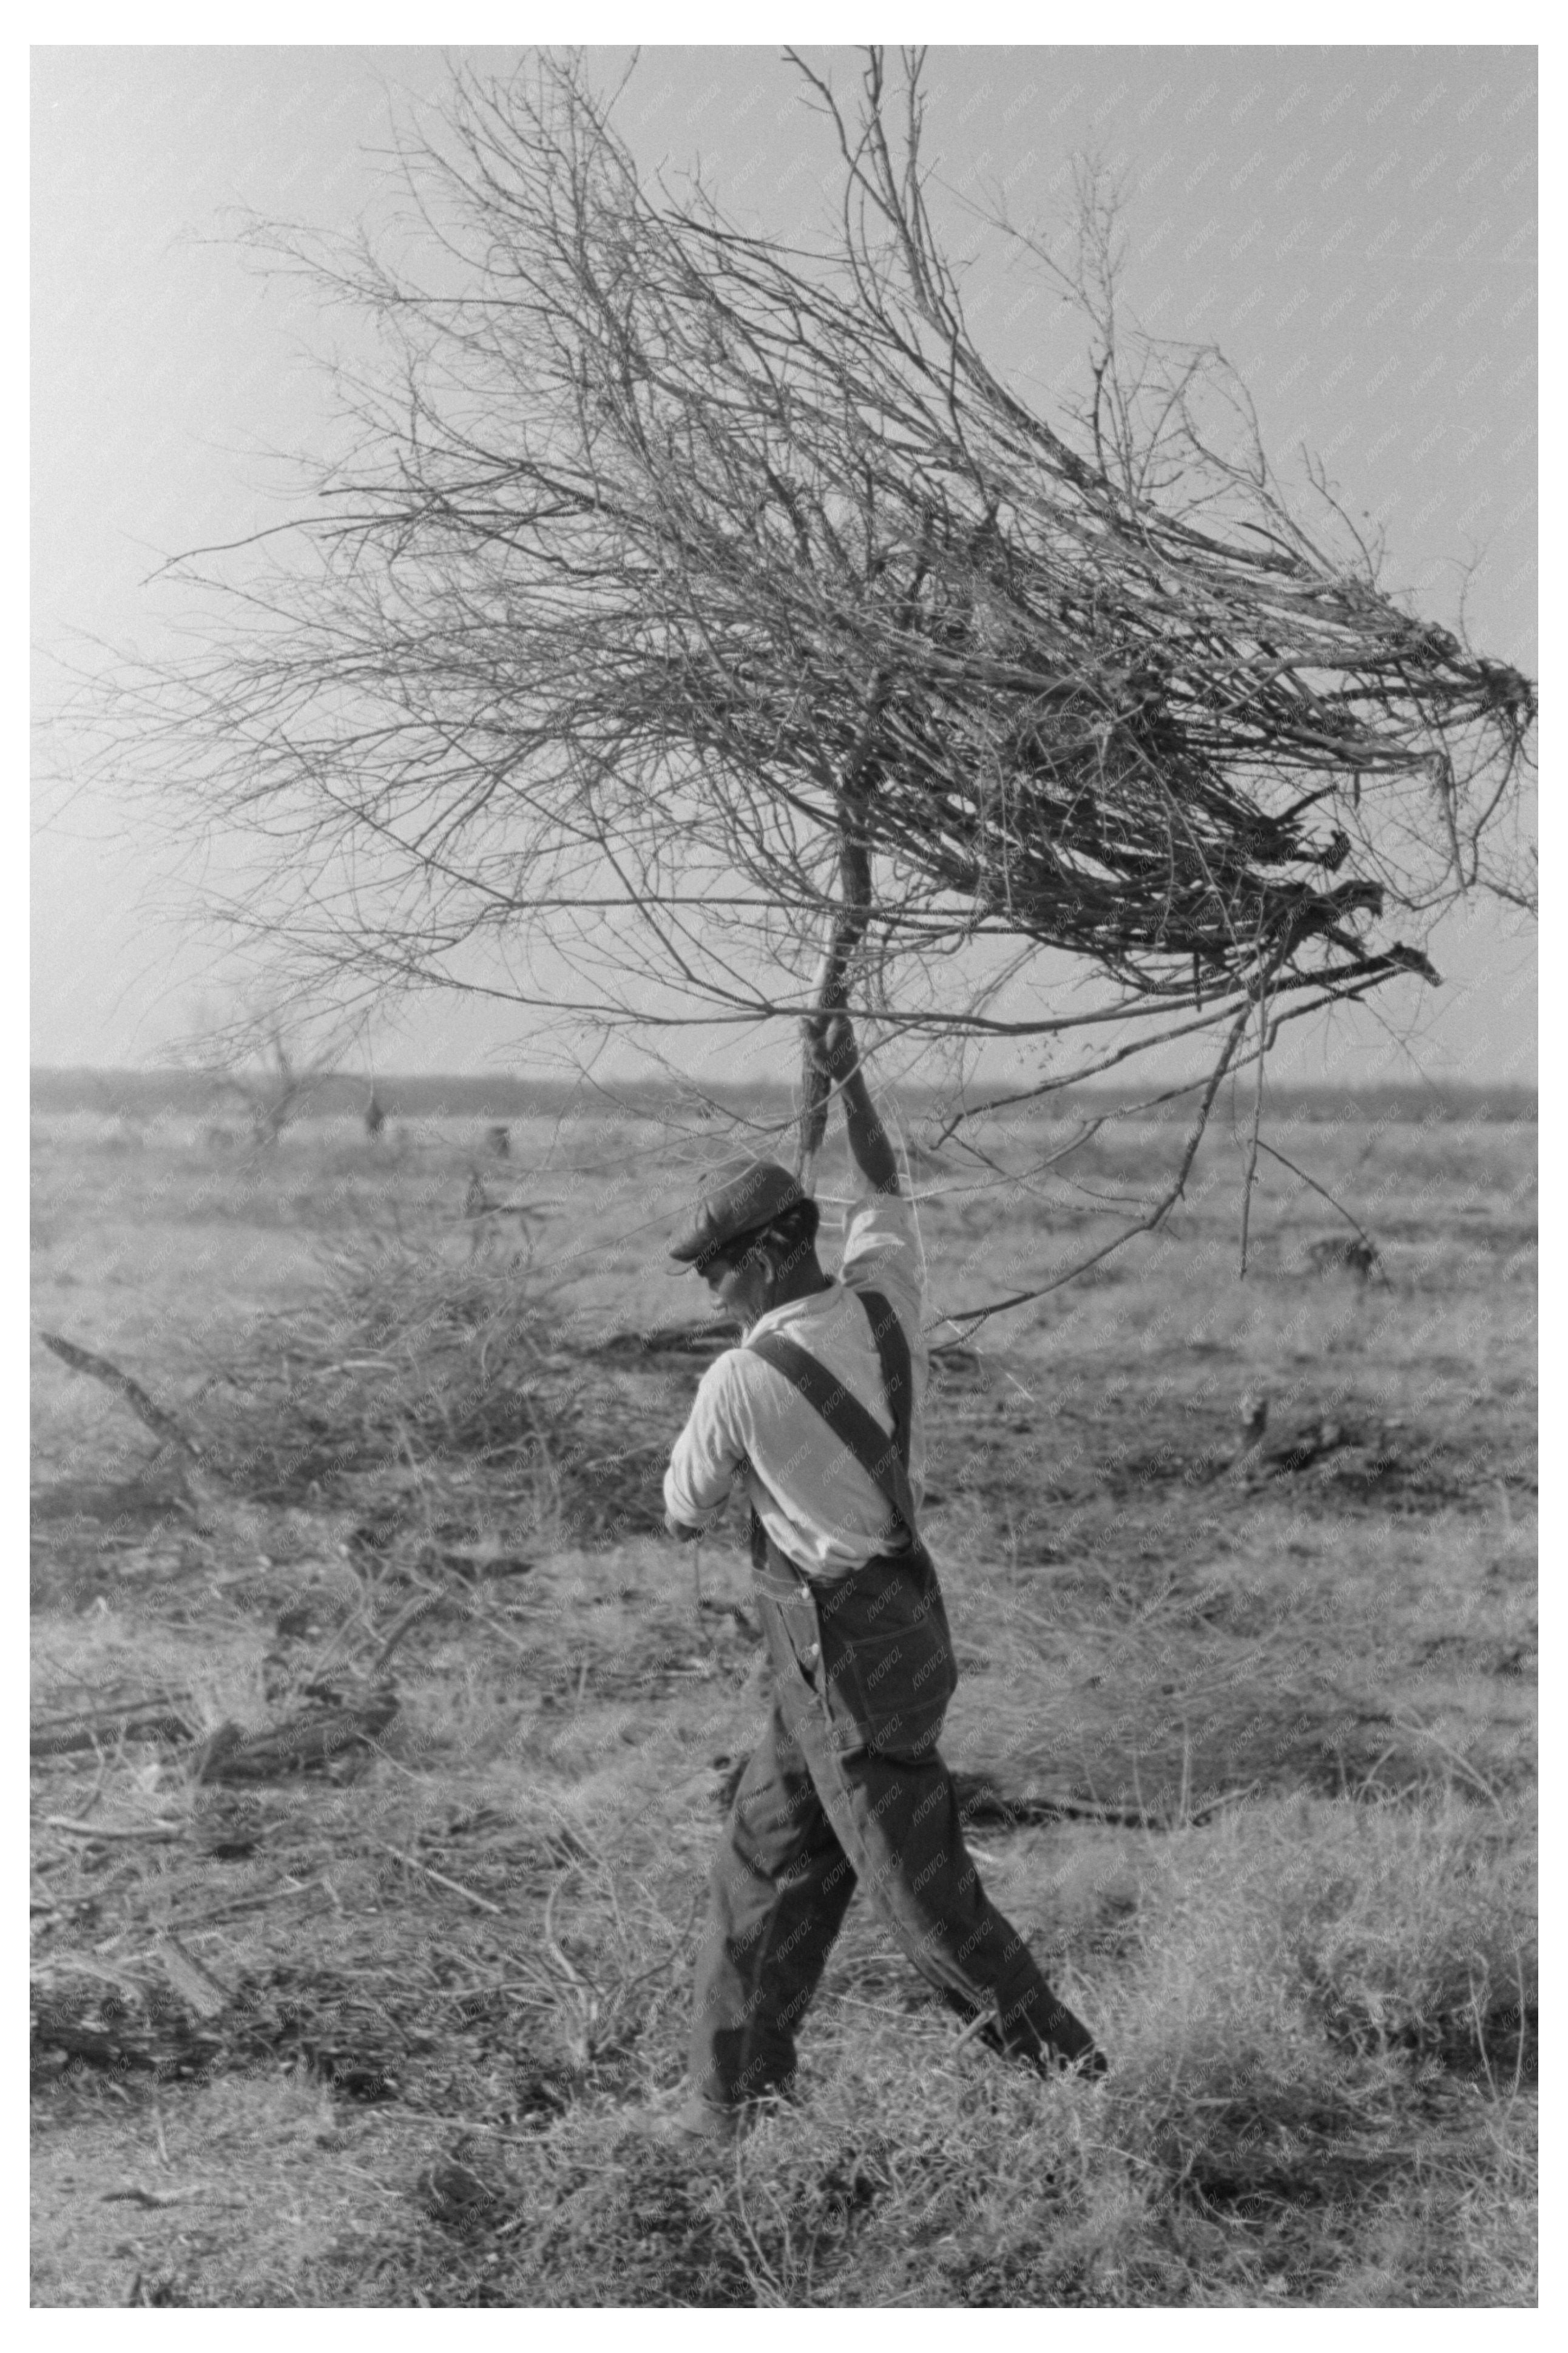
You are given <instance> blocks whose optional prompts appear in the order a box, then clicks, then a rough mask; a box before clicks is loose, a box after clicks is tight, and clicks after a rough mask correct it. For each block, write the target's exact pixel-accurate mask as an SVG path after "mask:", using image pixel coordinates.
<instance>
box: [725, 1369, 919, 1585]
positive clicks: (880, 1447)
mask: <svg viewBox="0 0 1568 2353" xmlns="http://www.w3.org/2000/svg"><path fill="white" fill-rule="evenodd" d="M747 1346H748V1347H750V1348H753V1349H755V1350H756V1352H757V1354H758V1356H760V1357H761V1358H762V1360H763V1362H764V1364H768V1365H771V1366H772V1367H773V1369H774V1371H775V1372H776V1373H782V1375H783V1376H784V1378H785V1379H786V1380H787V1381H790V1382H792V1383H793V1384H794V1386H795V1388H798V1389H799V1390H800V1395H801V1396H802V1397H803V1398H805V1400H806V1402H807V1404H808V1405H809V1406H811V1407H813V1408H814V1409H815V1410H816V1411H817V1412H818V1413H820V1414H821V1417H822V1419H823V1420H824V1421H825V1422H826V1423H827V1425H828V1428H829V1429H830V1430H832V1433H833V1436H834V1437H835V1438H836V1439H837V1440H838V1441H839V1443H840V1444H841V1446H842V1447H843V1448H844V1450H845V1451H846V1452H847V1453H849V1454H852V1455H853V1457H854V1460H855V1461H857V1462H858V1463H859V1464H860V1467H861V1469H862V1470H863V1472H865V1474H866V1476H867V1478H868V1479H870V1480H871V1481H872V1482H873V1483H874V1485H875V1486H877V1487H878V1488H880V1489H881V1491H882V1493H883V1494H884V1495H885V1496H886V1498H887V1501H888V1503H889V1504H891V1505H892V1507H893V1512H894V1514H895V1517H896V1518H897V1519H899V1520H901V1521H902V1522H903V1524H904V1525H905V1527H906V1529H907V1530H908V1532H909V1541H910V1543H911V1544H913V1545H918V1544H919V1541H920V1532H919V1530H918V1528H917V1527H916V1525H915V1497H914V1494H913V1493H912V1491H911V1489H910V1485H909V1473H908V1472H907V1471H906V1469H905V1467H904V1465H903V1463H902V1462H901V1461H899V1457H898V1446H897V1442H896V1439H889V1438H888V1436H887V1435H886V1433H885V1431H884V1430H879V1429H878V1428H877V1426H876V1423H875V1422H874V1420H873V1419H872V1417H871V1415H870V1414H869V1413H867V1411H866V1409H865V1408H864V1406H863V1405H862V1404H861V1402H860V1399H859V1398H854V1397H852V1396H851V1395H850V1393H849V1391H848V1389H846V1388H844V1387H843V1385H842V1382H839V1381H836V1380H834V1378H833V1377H832V1373H830V1372H829V1370H828V1368H827V1366H825V1365H823V1364H820V1363H819V1362H818V1360H817V1358H816V1357H815V1356H808V1354H807V1352H806V1350H805V1349H804V1348H799V1347H797V1346H796V1345H795V1343H794V1341H793V1340H787V1339H786V1338H785V1337H784V1335H783V1333H782V1332H764V1333H763V1334H762V1335H761V1336H760V1337H759V1338H758V1339H755V1340H750V1341H748V1342H747ZM895 1419H896V1417H895Z"/></svg>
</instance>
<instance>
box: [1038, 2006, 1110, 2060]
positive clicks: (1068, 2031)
mask: <svg viewBox="0 0 1568 2353" xmlns="http://www.w3.org/2000/svg"><path fill="white" fill-rule="evenodd" d="M1039 2023H1040V2025H1041V2027H1043V2029H1044V2034H1043V2036H1042V2039H1041V2043H1040V2047H1039V2048H1038V2049H1037V2050H1035V2051H1034V2052H1031V2054H1030V2056H1031V2057H1032V2058H1033V2062H1034V2064H1035V2065H1036V2066H1037V2067H1038V2068H1039V2069H1040V2071H1041V2073H1042V2074H1048V2075H1082V2076H1085V2077H1097V2076H1100V2075H1103V2074H1104V2073H1106V2054H1105V2052H1103V2051H1102V2050H1101V2049H1100V2046H1099V2044H1098V2043H1097V2042H1096V2041H1095V2038H1094V2036H1093V2035H1092V2034H1091V2033H1090V2032H1089V2030H1088V2028H1087V2027H1086V2025H1085V2024H1084V2021H1083V2020H1082V2019H1081V2018H1075V2017H1074V2015H1073V2013H1072V2011H1071V2010H1069V2009H1068V2008H1067V2005H1066V2003H1065V2002H1064V2001H1057V2000H1055V1999H1054V1997H1053V2003H1052V2008H1051V2009H1050V2010H1048V2011H1047V2012H1046V2014H1045V2016H1044V2018H1043V2019H1042V2020H1041V2021H1039Z"/></svg>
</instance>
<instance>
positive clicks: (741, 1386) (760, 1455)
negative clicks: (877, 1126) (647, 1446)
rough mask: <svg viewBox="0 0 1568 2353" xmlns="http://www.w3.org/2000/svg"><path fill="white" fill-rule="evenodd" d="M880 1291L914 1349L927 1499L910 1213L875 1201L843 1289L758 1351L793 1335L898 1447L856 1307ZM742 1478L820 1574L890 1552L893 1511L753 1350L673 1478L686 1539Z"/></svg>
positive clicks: (784, 1312) (804, 1309) (921, 1265)
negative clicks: (865, 1294)
mask: <svg viewBox="0 0 1568 2353" xmlns="http://www.w3.org/2000/svg"><path fill="white" fill-rule="evenodd" d="M859 1290H871V1291H879V1292H881V1293H882V1294H883V1296H884V1297H885V1300H886V1301H887V1303H888V1305H889V1306H890V1307H891V1308H892V1309H893V1312H894V1314H895V1315H896V1316H897V1318H898V1321H899V1324H901V1325H902V1327H903V1331H904V1336H905V1338H906V1340H907V1341H908V1343H909V1356H910V1374H911V1388H912V1390H913V1395H912V1397H911V1400H910V1431H909V1483H910V1486H911V1487H912V1488H913V1490H914V1494H915V1501H916V1504H919V1502H920V1499H921V1496H922V1494H923V1493H924V1491H925V1471H926V1438H925V1429H924V1419H925V1413H924V1409H925V1402H926V1389H927V1382H928V1380H929V1377H930V1359H929V1356H928V1355H927V1348H926V1344H925V1342H924V1340H923V1339H922V1338H921V1336H920V1319H921V1315H922V1314H923V1312H924V1306H925V1297H926V1261H925V1257H924V1254H923V1252H922V1250H921V1248H920V1236H919V1230H918V1229H917V1227H916V1222H915V1209H914V1205H913V1203H912V1202H910V1201H908V1200H906V1199H905V1198H904V1197H903V1196H902V1195H900V1194H894V1193H874V1194H872V1195H870V1196H869V1197H868V1198H865V1199H863V1200H862V1201H860V1202H857V1203H856V1205H855V1207H854V1208H853V1209H852V1210H851V1211H850V1214H849V1217H848V1218H847V1219H846V1220H845V1224H844V1245H843V1255H842V1260H841V1262H840V1266H839V1274H838V1280H837V1281H836V1282H832V1283H830V1284H829V1286H828V1288H827V1289H826V1290H825V1291H820V1292H816V1293H813V1294H812V1296H811V1297H810V1299H792V1300H790V1301H789V1303H787V1304H786V1305H785V1306H783V1307H775V1308H773V1309H771V1310H770V1311H769V1313H768V1314H766V1315H764V1316H762V1317H760V1318H759V1320H758V1322H757V1323H756V1324H754V1325H753V1326H752V1330H751V1333H750V1334H748V1335H747V1337H748V1338H751V1337H755V1336H757V1335H759V1334H761V1333H764V1332H782V1333H783V1334H784V1335H786V1337H787V1338H789V1339H790V1340H793V1341H794V1343H795V1345H796V1346H797V1347H800V1348H804V1349H805V1350H806V1352H807V1354H808V1355H809V1356H815V1357H816V1358H817V1360H818V1362H819V1363H820V1364H821V1365H823V1366H826V1368H827V1370H828V1371H829V1372H830V1373H831V1374H832V1376H833V1378H834V1379H835V1380H836V1381H839V1382H841V1383H842V1385H843V1387H844V1388H846V1389H847V1390H848V1391H849V1392H850V1394H851V1395H852V1396H853V1397H854V1398H858V1399H859V1401H860V1403H861V1404H862V1405H863V1406H864V1408H865V1409H866V1411H867V1412H868V1413H869V1414H870V1415H871V1417H872V1419H873V1420H874V1422H875V1423H876V1425H877V1428H878V1429H879V1430H883V1431H885V1432H886V1433H887V1434H888V1435H889V1436H891V1435H892V1431H893V1416H892V1414H891V1413H890V1412H889V1410H888V1406H887V1399H886V1398H885V1395H884V1392H883V1386H882V1366H881V1363H880V1361H879V1359H878V1356H877V1353H876V1343H875V1341H874V1339H873V1337H872V1331H871V1319H870V1317H869V1315H868V1314H866V1311H865V1309H864V1307H863V1305H862V1303H861V1302H860V1301H859V1300H858V1299H857V1298H856V1297H855V1296H854V1293H856V1292H857V1291H859ZM742 1469H744V1472H745V1475H746V1490H747V1495H748V1496H749V1498H750V1501H751V1504H752V1506H753V1509H754V1510H755V1511H756V1512H757V1514H758V1516H759V1518H760V1519H761V1521H762V1525H763V1526H764V1527H765V1528H766V1529H767V1530H768V1535H770V1536H771V1537H772V1538H773V1541H774V1543H775V1544H776V1545H777V1546H779V1550H780V1551H781V1552H783V1553H785V1554H786V1555H788V1556H789V1559H790V1560H792V1561H794V1562H795V1563H796V1565H797V1566H798V1567H800V1568H803V1569H804V1570H806V1571H807V1572H808V1574H809V1575H810V1576H812V1577H842V1576H844V1575H846V1574H847V1573H848V1571H849V1570H851V1569H852V1568H858V1567H860V1566H861V1564H862V1563H863V1561H867V1560H869V1559H870V1558H871V1557H872V1556H873V1555H874V1554H875V1553H878V1552H881V1551H883V1550H884V1549H885V1546H886V1544H887V1540H888V1539H887V1525H888V1520H889V1517H890V1514H889V1511H888V1505H887V1502H886V1498H885V1496H884V1495H883V1493H882V1491H881V1489H880V1488H879V1487H878V1486H877V1485H876V1483H875V1482H874V1480H873V1479H872V1478H871V1477H870V1476H869V1475H868V1474H867V1473H866V1472H864V1471H863V1470H862V1469H861V1467H860V1465H859V1463H858V1462H856V1461H855V1460H854V1458H853V1455H851V1454H849V1453H847V1452H846V1451H845V1450H844V1448H843V1447H842V1444H841V1443H840V1441H839V1440H837V1439H836V1438H835V1437H834V1436H833V1433H832V1430H830V1429H829V1428H828V1425H827V1423H826V1422H825V1421H824V1420H823V1419H822V1418H821V1414H819V1413H818V1411H817V1410H816V1408H815V1407H814V1406H810V1405H808V1404H807V1402H806V1400H805V1398H803V1397H802V1396H801V1395H800V1391H799V1389H797V1388H796V1387H795V1385H794V1383H793V1382H792V1381H789V1380H786V1378H785V1377H784V1375H783V1374H782V1373H779V1372H776V1371H775V1370H774V1368H773V1366H771V1365H769V1364H767V1363H765V1362H764V1360H763V1359H762V1357H760V1356H758V1355H757V1354H756V1352H755V1350H753V1349H750V1348H746V1347H741V1348H729V1349H726V1352H725V1354H724V1355H723V1356H720V1357H719V1358H717V1360H716V1361H715V1363H714V1364H712V1365H710V1366H709V1367H708V1369H707V1371H706V1372H705V1374H704V1376H703V1380H702V1386H701V1388H699V1389H698V1391H697V1394H696V1399H695V1402H694V1405H693V1407H692V1411H691V1416H690V1419H688V1421H687V1423H686V1426H685V1428H684V1430H683V1431H682V1432H681V1435H680V1437H679V1438H678V1439H677V1440H676V1441H675V1449H674V1451H673V1454H672V1455H671V1457H670V1467H669V1470H668V1471H667V1472H665V1474H664V1506H665V1509H666V1510H667V1511H668V1513H669V1514H670V1516H671V1518H672V1519H673V1520H677V1521H679V1523H680V1524H681V1525H682V1526H683V1527H688V1528H700V1527H704V1526H705V1525H707V1523H708V1521H709V1520H710V1519H712V1517H713V1515H714V1514H715V1511H717V1509H718V1507H719V1505H720V1504H722V1503H723V1502H724V1500H725V1497H726V1495H727V1494H728V1493H729V1491H730V1488H731V1487H732V1485H733V1484H734V1482H735V1479H736V1472H739V1471H741V1470H742Z"/></svg>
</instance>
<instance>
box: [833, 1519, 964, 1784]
mask: <svg viewBox="0 0 1568 2353" xmlns="http://www.w3.org/2000/svg"><path fill="white" fill-rule="evenodd" d="M817 1610H818V1616H819V1619H820V1620H821V1630H822V1656H823V1661H824V1668H825V1675H826V1693H827V1704H828V1715H829V1717H830V1720H831V1721H832V1725H833V1729H834V1731H835V1733H836V1734H837V1736H838V1740H839V1746H840V1747H841V1748H842V1750H843V1751H844V1753H846V1754H848V1753H849V1752H851V1751H853V1750H854V1749H866V1750H869V1751H870V1752H871V1753H872V1754H873V1755H875V1756H879V1757H925V1756H928V1755H929V1753H930V1751H931V1750H932V1748H934V1747H935V1746H936V1742H937V1736H938V1734H939V1733H940V1731H941V1728H942V1719H943V1717H944V1716H945V1715H947V1712H948V1701H949V1700H950V1699H951V1697H952V1695H953V1693H954V1691H955V1689H956V1688H957V1685H958V1670H957V1667H956V1665H955V1663H954V1660H953V1645H952V1640H951V1637H950V1636H949V1634H948V1618H947V1612H946V1610H945V1609H943V1607H942V1596H941V1590H940V1588H939V1587H938V1583H937V1576H936V1571H935V1570H934V1569H933V1568H932V1567H931V1566H930V1564H929V1562H926V1563H924V1564H923V1565H922V1566H917V1565H916V1564H915V1563H912V1562H909V1561H899V1560H873V1561H868V1562H867V1563H866V1565H865V1567H863V1568H858V1569H856V1570H855V1571H854V1572H853V1575H852V1576H849V1577H845V1578H843V1579H842V1583H839V1584H836V1585H833V1586H832V1587H828V1588H822V1589H821V1590H820V1591H819V1594H818V1601H817Z"/></svg>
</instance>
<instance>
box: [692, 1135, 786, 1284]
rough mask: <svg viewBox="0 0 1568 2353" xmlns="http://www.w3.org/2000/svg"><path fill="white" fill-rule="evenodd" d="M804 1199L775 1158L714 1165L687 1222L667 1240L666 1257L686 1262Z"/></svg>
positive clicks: (780, 1213) (719, 1246)
mask: <svg viewBox="0 0 1568 2353" xmlns="http://www.w3.org/2000/svg"><path fill="white" fill-rule="evenodd" d="M805 1198H806V1196H805V1194H804V1193H803V1192H802V1191H801V1189H800V1180H799V1178H798V1177H794V1176H790V1174H789V1170H788V1169H787V1168H780V1166H779V1163H778V1162H777V1160H747V1161H744V1162H742V1164H741V1165H740V1166H739V1167H738V1168H737V1167H734V1166H731V1167H729V1168H721V1169H718V1170H716V1171H715V1174H714V1175H713V1176H711V1177H710V1178H709V1179H708V1183H707V1187H706V1188H705V1191H704V1193H703V1196H702V1198H701V1199H700V1200H699V1201H698V1203H697V1208H696V1214H695V1216H694V1218H693V1219H692V1222H691V1224H690V1225H689V1226H688V1227H687V1228H686V1229H685V1230H684V1231H683V1233H681V1234H679V1235H677V1237H676V1239H675V1240H673V1242H672V1243H671V1245H670V1256H671V1257H672V1258H673V1259H674V1260H676V1261H678V1262H679V1263H680V1264H681V1265H683V1266H690V1265H692V1264H693V1263H694V1261H700V1260H702V1259H705V1258H706V1257H707V1256H708V1255H709V1253H710V1252H711V1251H713V1250H719V1249H722V1247H723V1246H724V1244H725V1243H726V1242H733V1241H737V1240H739V1239H740V1237H741V1235H743V1234H749V1233H754V1232H755V1231H756V1229H757V1228H758V1226H766V1225H768V1223H770V1221H771V1220H772V1219H774V1218H777V1217H779V1216H781V1215H782V1214H783V1212H784V1211H785V1210H786V1209H792V1208H794V1206H795V1204H796V1202H797V1201H803V1200H804V1199H805Z"/></svg>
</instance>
